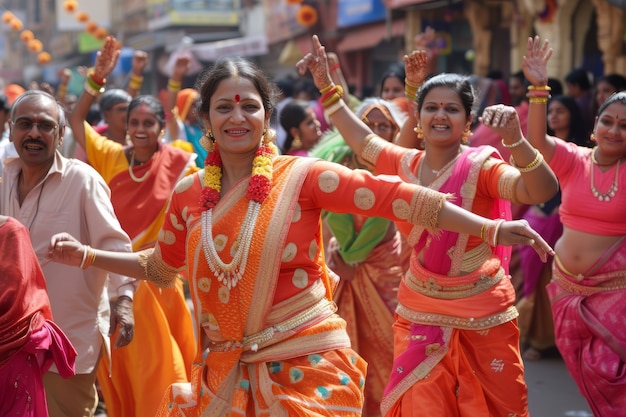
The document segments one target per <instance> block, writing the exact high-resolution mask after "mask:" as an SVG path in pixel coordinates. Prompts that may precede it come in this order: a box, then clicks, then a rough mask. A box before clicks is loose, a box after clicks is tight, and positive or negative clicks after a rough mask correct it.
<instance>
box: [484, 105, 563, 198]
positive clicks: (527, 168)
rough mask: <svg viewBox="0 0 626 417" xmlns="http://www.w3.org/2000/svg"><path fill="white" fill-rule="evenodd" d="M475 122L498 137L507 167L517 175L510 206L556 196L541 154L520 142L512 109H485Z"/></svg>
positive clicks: (553, 180) (554, 183)
mask: <svg viewBox="0 0 626 417" xmlns="http://www.w3.org/2000/svg"><path fill="white" fill-rule="evenodd" d="M479 121H480V122H482V123H483V124H485V125H486V126H488V127H489V128H491V130H493V131H495V132H496V133H497V134H498V135H499V136H501V137H502V145H503V146H504V147H506V148H508V149H510V151H511V158H510V163H511V165H513V166H514V167H516V168H517V169H518V170H519V172H520V174H521V178H520V179H519V181H517V183H516V185H515V189H514V190H513V202H515V203H516V204H540V203H544V202H546V201H548V200H549V199H550V198H552V197H553V196H554V195H555V194H556V193H557V191H558V190H559V183H558V180H557V178H556V176H555V175H554V173H553V172H552V170H551V169H550V167H549V166H548V164H547V163H546V162H545V161H544V160H543V155H542V154H541V152H539V151H538V150H537V149H535V148H533V147H532V145H531V144H530V143H529V142H528V141H527V140H526V138H524V136H523V134H522V129H521V126H520V120H519V116H518V114H517V111H516V110H515V108H514V107H511V106H505V105H503V104H497V105H494V106H489V107H486V108H485V110H483V114H482V116H481V117H480V118H479ZM544 126H545V123H544ZM544 130H545V128H544Z"/></svg>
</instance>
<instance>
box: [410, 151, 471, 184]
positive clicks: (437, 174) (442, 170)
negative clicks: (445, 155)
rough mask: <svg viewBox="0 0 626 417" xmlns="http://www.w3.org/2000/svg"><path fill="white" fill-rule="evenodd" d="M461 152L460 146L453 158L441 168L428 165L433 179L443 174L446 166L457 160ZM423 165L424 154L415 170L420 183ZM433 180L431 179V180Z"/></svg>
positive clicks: (424, 160) (424, 161) (446, 168)
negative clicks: (417, 168) (433, 176)
mask: <svg viewBox="0 0 626 417" xmlns="http://www.w3.org/2000/svg"><path fill="white" fill-rule="evenodd" d="M461 152H462V151H461V148H459V152H458V153H457V155H456V156H455V157H454V158H452V159H451V160H450V161H448V162H447V163H446V164H445V165H444V166H443V167H442V168H441V169H432V168H431V167H430V166H429V167H428V169H430V171H431V172H432V173H433V174H435V180H436V179H437V178H439V175H440V174H443V173H444V172H446V171H447V170H448V168H450V167H451V166H452V165H454V163H455V162H456V161H457V159H459V157H460V156H461ZM424 165H427V164H426V155H424V157H423V158H422V162H421V163H420V167H419V170H418V172H417V181H418V184H422V170H423V168H424ZM435 180H433V182H434V181H435ZM431 184H432V183H431Z"/></svg>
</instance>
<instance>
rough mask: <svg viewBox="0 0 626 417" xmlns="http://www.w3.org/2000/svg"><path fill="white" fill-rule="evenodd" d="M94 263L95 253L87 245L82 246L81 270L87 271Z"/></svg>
mask: <svg viewBox="0 0 626 417" xmlns="http://www.w3.org/2000/svg"><path fill="white" fill-rule="evenodd" d="M95 261H96V251H95V250H93V248H92V247H91V246H89V245H83V260H82V262H81V263H80V267H81V269H87V268H89V267H90V266H91V265H93V263H94V262H95Z"/></svg>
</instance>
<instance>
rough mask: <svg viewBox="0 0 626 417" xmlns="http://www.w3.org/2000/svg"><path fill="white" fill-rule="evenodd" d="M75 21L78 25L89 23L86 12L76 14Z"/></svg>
mask: <svg viewBox="0 0 626 417" xmlns="http://www.w3.org/2000/svg"><path fill="white" fill-rule="evenodd" d="M76 21H78V22H80V23H85V22H88V21H89V15H88V14H87V13H86V12H78V13H76Z"/></svg>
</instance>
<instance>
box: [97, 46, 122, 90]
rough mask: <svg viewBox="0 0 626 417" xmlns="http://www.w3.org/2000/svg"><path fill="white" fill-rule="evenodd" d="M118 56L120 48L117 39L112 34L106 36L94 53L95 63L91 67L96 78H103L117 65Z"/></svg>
mask: <svg viewBox="0 0 626 417" xmlns="http://www.w3.org/2000/svg"><path fill="white" fill-rule="evenodd" d="M119 58H120V49H119V45H118V43H117V41H116V40H115V38H114V37H113V36H107V37H106V39H105V40H104V45H102V49H100V50H99V51H98V54H97V55H96V63H95V65H94V67H93V73H94V76H95V78H96V79H98V80H104V79H105V78H106V77H107V76H108V75H109V74H111V72H113V69H115V66H116V65H117V61H118V59H119Z"/></svg>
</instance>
